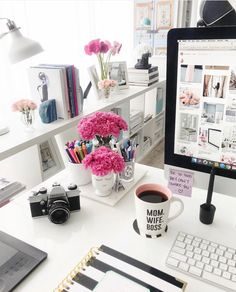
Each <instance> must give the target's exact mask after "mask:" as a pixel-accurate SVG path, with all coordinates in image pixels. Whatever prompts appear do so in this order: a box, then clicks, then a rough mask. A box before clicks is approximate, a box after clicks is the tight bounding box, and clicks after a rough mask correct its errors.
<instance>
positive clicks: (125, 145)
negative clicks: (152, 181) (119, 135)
mask: <svg viewBox="0 0 236 292" xmlns="http://www.w3.org/2000/svg"><path fill="white" fill-rule="evenodd" d="M136 147H137V146H136V144H135V141H132V140H128V139H126V140H124V141H123V142H121V144H120V153H121V155H122V156H123V158H124V161H125V168H124V170H123V171H122V172H121V173H120V175H119V177H120V180H122V181H124V182H131V181H133V179H134V169H135V154H136Z"/></svg>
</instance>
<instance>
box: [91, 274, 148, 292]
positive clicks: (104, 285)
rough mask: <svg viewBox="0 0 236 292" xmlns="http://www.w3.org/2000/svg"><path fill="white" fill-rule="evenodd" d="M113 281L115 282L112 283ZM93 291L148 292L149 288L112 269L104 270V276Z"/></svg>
mask: <svg viewBox="0 0 236 292" xmlns="http://www.w3.org/2000/svg"><path fill="white" fill-rule="evenodd" d="M114 283H115V284H114ZM93 291H94V292H104V291H109V292H130V291H135V292H150V290H149V289H147V288H145V287H143V286H141V285H139V284H137V283H135V282H134V281H131V280H129V279H127V278H125V277H124V276H121V275H119V274H117V273H115V272H113V271H108V272H106V274H105V276H104V278H103V279H102V280H101V281H100V283H98V284H97V285H96V287H95V288H94V289H93Z"/></svg>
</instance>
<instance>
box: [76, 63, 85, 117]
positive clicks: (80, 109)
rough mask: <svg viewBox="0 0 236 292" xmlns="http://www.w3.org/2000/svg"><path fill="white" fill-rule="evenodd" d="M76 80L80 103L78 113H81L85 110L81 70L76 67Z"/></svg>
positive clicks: (78, 101)
mask: <svg viewBox="0 0 236 292" xmlns="http://www.w3.org/2000/svg"><path fill="white" fill-rule="evenodd" d="M75 80H76V88H77V103H78V114H80V113H81V112H82V110H83V102H84V100H83V98H84V97H83V90H82V88H81V86H80V80H79V70H78V68H76V67H75Z"/></svg>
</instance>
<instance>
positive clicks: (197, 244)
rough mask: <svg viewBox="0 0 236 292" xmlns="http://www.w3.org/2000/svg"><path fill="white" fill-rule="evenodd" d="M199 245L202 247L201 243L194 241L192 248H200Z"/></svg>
mask: <svg viewBox="0 0 236 292" xmlns="http://www.w3.org/2000/svg"><path fill="white" fill-rule="evenodd" d="M199 245H200V243H199V242H198V241H196V240H194V241H193V242H192V246H194V247H199Z"/></svg>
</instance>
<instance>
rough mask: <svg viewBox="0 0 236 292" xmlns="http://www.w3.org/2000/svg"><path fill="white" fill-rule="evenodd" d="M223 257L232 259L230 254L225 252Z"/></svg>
mask: <svg viewBox="0 0 236 292" xmlns="http://www.w3.org/2000/svg"><path fill="white" fill-rule="evenodd" d="M225 257H226V258H227V259H232V258H233V254H232V253H231V252H228V251H226V252H225Z"/></svg>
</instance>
